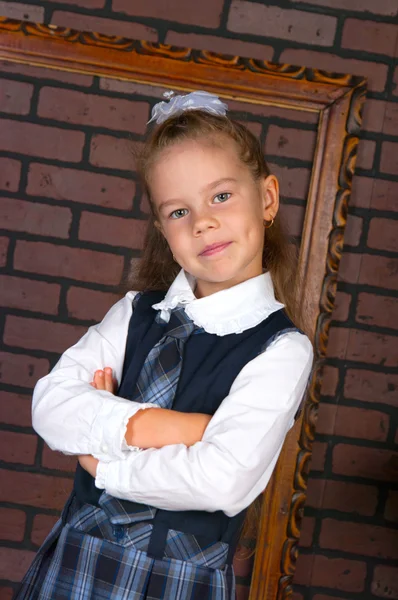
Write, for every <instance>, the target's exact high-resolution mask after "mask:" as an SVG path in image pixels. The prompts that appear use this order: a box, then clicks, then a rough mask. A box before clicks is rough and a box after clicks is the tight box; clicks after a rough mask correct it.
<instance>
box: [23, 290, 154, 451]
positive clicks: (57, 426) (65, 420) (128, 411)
mask: <svg viewBox="0 0 398 600" xmlns="http://www.w3.org/2000/svg"><path fill="white" fill-rule="evenodd" d="M134 295H135V292H128V293H127V294H126V295H125V296H124V298H122V299H121V300H119V301H118V302H116V303H115V304H114V305H113V306H112V307H111V309H110V310H109V311H108V312H107V314H106V315H105V317H104V318H103V320H102V321H101V323H99V324H97V325H93V326H92V327H90V328H89V329H88V331H87V332H86V333H85V335H84V336H83V337H82V338H81V339H80V340H79V341H78V342H77V343H76V344H75V345H74V346H72V347H71V348H69V349H68V350H66V351H65V352H64V353H63V354H62V356H61V357H60V359H59V361H58V362H57V364H56V365H55V367H54V368H53V369H52V371H51V372H50V373H49V374H48V375H46V376H45V377H42V378H41V379H39V381H38V382H37V383H36V386H35V388H34V391H33V399H32V423H33V427H34V429H35V430H36V431H37V433H38V434H39V435H40V436H41V437H42V438H43V439H44V441H45V442H46V443H47V444H48V446H49V447H50V448H51V449H52V450H59V451H61V452H63V453H65V454H78V455H79V454H92V455H93V456H94V457H96V458H98V459H100V460H102V461H105V462H106V461H110V460H115V459H124V458H126V457H127V456H128V455H129V454H130V453H129V451H128V450H126V449H123V445H122V441H123V436H124V433H125V430H126V426H127V424H128V421H129V419H130V417H132V416H133V415H134V414H135V413H136V412H137V411H139V410H140V409H145V408H149V407H154V406H155V405H153V404H149V403H148V404H142V403H139V402H131V401H130V400H127V399H125V398H120V397H118V396H114V395H113V394H112V393H111V392H109V391H107V390H97V389H95V388H94V387H93V386H91V385H90V382H91V381H92V379H93V374H94V372H95V371H96V370H97V369H102V368H104V367H105V365H108V366H109V367H111V368H112V370H113V372H114V374H115V377H116V379H117V380H118V381H119V382H120V379H121V375H122V368H123V362H124V354H125V346H126V338H127V331H128V325H129V321H130V317H131V314H132V300H133V298H134Z"/></svg>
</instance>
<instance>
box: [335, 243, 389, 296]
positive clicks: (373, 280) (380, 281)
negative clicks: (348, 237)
mask: <svg viewBox="0 0 398 600" xmlns="http://www.w3.org/2000/svg"><path fill="white" fill-rule="evenodd" d="M397 273H398V260H397V259H394V258H386V257H384V256H375V255H373V254H351V253H350V252H343V256H342V258H341V261H340V268H339V277H338V278H339V279H340V280H341V281H346V282H348V283H361V284H365V285H373V286H376V287H382V288H386V289H398V278H397V276H396V275H397Z"/></svg>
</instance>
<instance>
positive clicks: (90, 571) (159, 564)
mask: <svg viewBox="0 0 398 600" xmlns="http://www.w3.org/2000/svg"><path fill="white" fill-rule="evenodd" d="M114 500H115V502H114V503H113V505H112V503H111V502H110V501H107V502H106V505H105V504H104V507H95V506H92V505H89V504H84V505H83V506H80V505H79V504H78V503H77V501H76V499H75V498H73V499H72V502H71V504H70V506H69V508H68V510H67V514H66V518H64V521H65V524H64V525H63V522H62V519H60V520H59V521H58V522H57V523H56V525H55V526H54V528H53V530H52V531H51V533H50V534H49V536H48V537H47V539H46V540H45V542H44V543H43V545H42V547H41V548H40V549H39V551H38V553H37V555H36V557H35V559H34V561H33V563H32V565H31V567H30V569H29V571H28V572H27V574H26V575H25V577H24V579H23V581H22V583H21V585H20V589H19V590H18V592H17V594H16V596H14V600H78V599H79V600H144V599H147V600H163V599H164V600H235V597H236V590H235V578H234V574H233V568H232V565H229V564H225V559H226V556H227V553H228V544H225V543H223V542H216V543H212V544H211V545H206V543H205V542H204V543H202V545H201V546H200V545H199V544H198V542H197V540H196V538H194V536H191V535H187V534H186V533H182V532H179V531H175V530H171V529H170V530H169V532H168V536H167V544H166V551H165V558H163V559H153V558H150V557H149V556H148V555H147V553H146V551H145V549H146V548H147V547H148V543H149V537H150V534H151V531H152V525H151V524H150V523H149V522H145V521H140V522H135V523H131V522H130V523H127V522H126V520H127V517H126V513H124V514H123V512H124V511H123V509H122V507H120V511H119V513H118V508H117V506H118V501H117V499H114ZM110 515H111V516H110ZM141 516H142V515H141ZM64 517H65V515H64ZM122 523H123V524H122Z"/></svg>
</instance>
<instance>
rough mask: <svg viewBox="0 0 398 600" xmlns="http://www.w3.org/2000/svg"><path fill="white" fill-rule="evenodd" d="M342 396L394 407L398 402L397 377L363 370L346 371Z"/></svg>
mask: <svg viewBox="0 0 398 600" xmlns="http://www.w3.org/2000/svg"><path fill="white" fill-rule="evenodd" d="M344 396H345V397H346V398H353V399H355V400H361V401H363V402H372V403H374V402H380V403H383V404H389V405H390V406H396V404H397V401H398V375H395V374H393V373H375V372H374V371H366V370H365V369H347V372H346V376H345V382H344Z"/></svg>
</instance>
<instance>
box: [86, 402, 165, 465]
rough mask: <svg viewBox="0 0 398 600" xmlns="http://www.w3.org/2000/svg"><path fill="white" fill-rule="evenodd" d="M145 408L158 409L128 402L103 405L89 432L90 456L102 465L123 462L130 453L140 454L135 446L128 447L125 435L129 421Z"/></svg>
mask: <svg viewBox="0 0 398 600" xmlns="http://www.w3.org/2000/svg"><path fill="white" fill-rule="evenodd" d="M145 408H159V406H158V405H156V404H151V403H146V404H144V403H142V404H141V403H139V402H130V401H127V400H125V402H124V403H120V404H116V405H115V404H114V403H108V404H107V403H104V410H103V411H102V412H100V413H99V414H98V415H97V417H96V419H95V422H94V424H93V427H92V431H91V435H92V438H91V443H92V452H91V453H92V455H93V456H94V457H95V458H97V459H98V460H99V461H101V462H103V463H108V462H110V461H112V460H125V459H126V458H127V456H129V455H130V453H131V452H140V451H141V450H142V449H141V448H138V447H137V446H129V445H128V444H127V443H126V441H125V437H124V436H125V434H126V429H127V425H128V422H129V419H131V417H133V416H134V415H135V414H136V413H137V411H138V410H143V409H145Z"/></svg>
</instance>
